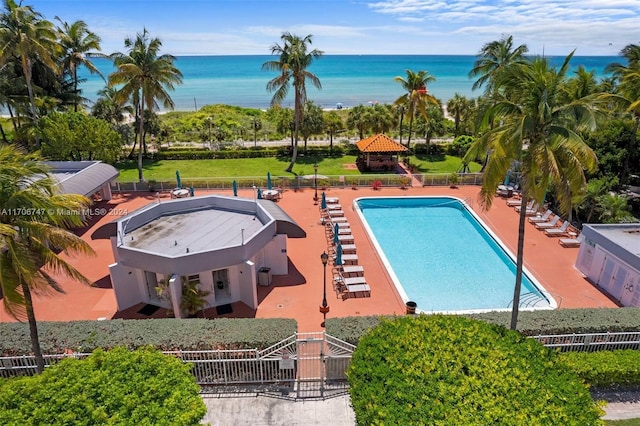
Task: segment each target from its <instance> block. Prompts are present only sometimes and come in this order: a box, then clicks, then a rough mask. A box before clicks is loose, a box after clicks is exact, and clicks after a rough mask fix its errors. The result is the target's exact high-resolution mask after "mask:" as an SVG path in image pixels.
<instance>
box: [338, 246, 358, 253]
mask: <svg viewBox="0 0 640 426" xmlns="http://www.w3.org/2000/svg"><path fill="white" fill-rule="evenodd" d="M340 246H341V247H342V253H343V254H345V253H348V254H356V245H355V244H341V245H340Z"/></svg>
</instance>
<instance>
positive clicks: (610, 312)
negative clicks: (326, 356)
mask: <svg viewBox="0 0 640 426" xmlns="http://www.w3.org/2000/svg"><path fill="white" fill-rule="evenodd" d="M418 308H420V307H419V306H418ZM468 317H470V318H476V319H480V320H483V321H487V322H490V323H493V324H498V325H502V326H505V327H508V326H509V324H510V322H511V312H487V313H483V314H472V315H468ZM380 319H381V317H377V316H369V317H347V318H331V319H328V320H327V333H329V334H331V335H332V336H335V337H337V338H339V339H342V340H345V341H347V342H349V343H352V344H357V343H358V340H360V337H361V336H362V335H363V334H364V333H365V332H366V331H367V330H369V329H370V328H371V327H374V326H376V325H377V324H378V323H379V322H380ZM638 330H640V308H631V307H629V308H596V309H557V310H550V311H522V312H520V314H519V316H518V331H520V332H521V333H522V334H524V335H527V336H535V335H538V334H572V333H576V334H578V333H606V332H612V333H613V332H620V331H638Z"/></svg>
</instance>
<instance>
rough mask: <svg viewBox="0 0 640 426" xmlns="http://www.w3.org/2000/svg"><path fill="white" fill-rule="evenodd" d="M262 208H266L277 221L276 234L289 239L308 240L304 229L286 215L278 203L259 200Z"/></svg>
mask: <svg viewBox="0 0 640 426" xmlns="http://www.w3.org/2000/svg"><path fill="white" fill-rule="evenodd" d="M258 202H259V203H260V207H262V208H264V209H265V210H266V211H267V212H268V213H269V214H270V215H271V216H272V217H273V218H274V219H275V220H276V232H277V233H278V234H286V235H287V237H289V238H306V237H307V233H306V232H304V229H302V228H300V226H299V225H298V224H297V223H296V222H295V221H294V220H293V219H292V218H291V216H289V215H288V214H286V213H285V211H284V210H282V209H281V208H280V206H278V205H277V204H276V203H274V202H273V201H269V200H258Z"/></svg>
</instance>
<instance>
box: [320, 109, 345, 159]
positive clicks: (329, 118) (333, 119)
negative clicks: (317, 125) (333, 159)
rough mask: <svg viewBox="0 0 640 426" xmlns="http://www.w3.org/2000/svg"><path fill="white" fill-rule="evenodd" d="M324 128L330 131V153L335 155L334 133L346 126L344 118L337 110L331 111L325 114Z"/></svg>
mask: <svg viewBox="0 0 640 426" xmlns="http://www.w3.org/2000/svg"><path fill="white" fill-rule="evenodd" d="M324 128H325V130H326V131H327V132H329V155H333V135H335V134H336V133H338V132H339V131H341V130H342V129H343V128H344V123H343V122H342V118H341V117H340V115H339V114H338V113H337V112H335V111H329V112H328V113H326V114H325V116H324Z"/></svg>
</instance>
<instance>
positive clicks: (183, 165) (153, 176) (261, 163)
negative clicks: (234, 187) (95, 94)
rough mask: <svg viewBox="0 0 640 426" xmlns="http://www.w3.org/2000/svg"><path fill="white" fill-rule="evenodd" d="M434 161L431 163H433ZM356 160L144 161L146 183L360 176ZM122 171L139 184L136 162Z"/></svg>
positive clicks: (424, 169) (440, 163)
mask: <svg viewBox="0 0 640 426" xmlns="http://www.w3.org/2000/svg"><path fill="white" fill-rule="evenodd" d="M430 160H432V161H430ZM355 161H356V157H355V156H353V155H345V156H343V157H338V158H321V157H314V156H308V157H298V160H297V161H296V164H295V166H294V167H293V172H292V173H287V172H285V171H284V170H285V169H286V167H287V166H288V165H289V160H288V159H278V158H239V159H225V160H222V159H219V160H159V161H156V160H145V161H144V163H143V172H144V178H145V180H155V181H168V180H173V179H175V177H176V170H178V171H180V175H181V176H182V177H184V178H189V179H197V178H215V177H240V176H266V174H267V172H270V173H271V175H272V176H274V177H275V176H288V177H295V176H296V175H298V176H299V175H311V174H313V173H314V171H313V165H314V163H316V162H317V163H318V174H320V175H327V176H340V175H359V174H361V173H360V172H359V171H358V170H357V169H355V168H346V167H345V166H347V165H353V164H355ZM411 164H415V165H417V166H418V171H419V173H452V172H455V171H458V170H459V169H460V165H461V161H460V159H459V158H457V157H451V156H448V155H447V156H438V157H433V158H428V157H426V156H421V157H420V158H418V157H415V156H414V157H411ZM115 166H116V168H117V169H118V170H120V177H119V178H118V180H119V181H120V182H136V181H137V180H138V168H137V167H138V166H137V162H136V161H135V160H133V161H126V162H122V163H118V164H116V165H115ZM471 170H472V171H478V170H480V165H478V164H475V163H474V164H471Z"/></svg>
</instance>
